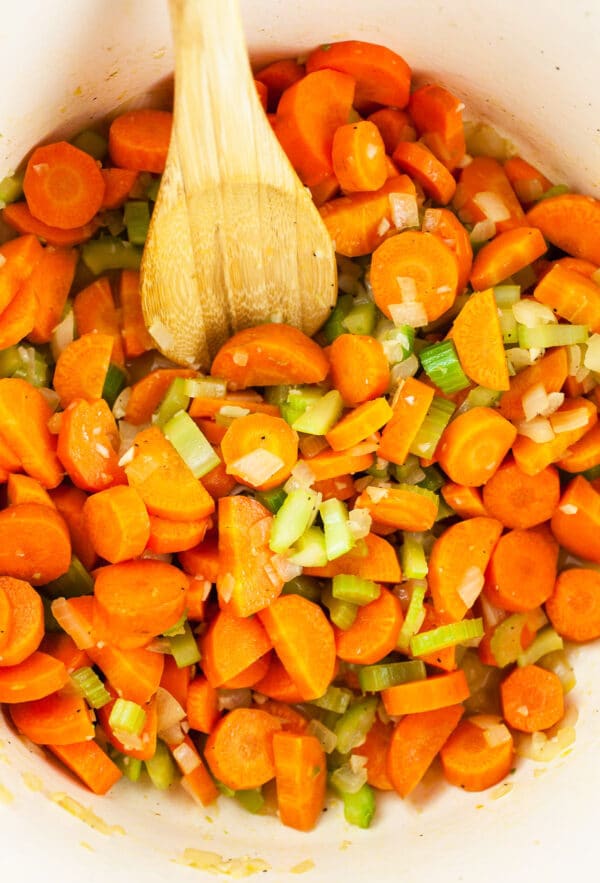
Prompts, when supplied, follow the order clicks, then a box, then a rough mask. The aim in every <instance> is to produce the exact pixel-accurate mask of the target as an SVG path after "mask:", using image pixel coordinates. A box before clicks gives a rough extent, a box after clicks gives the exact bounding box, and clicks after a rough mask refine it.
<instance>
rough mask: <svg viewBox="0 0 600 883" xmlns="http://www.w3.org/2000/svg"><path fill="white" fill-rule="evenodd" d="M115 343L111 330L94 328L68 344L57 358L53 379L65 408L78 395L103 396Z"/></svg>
mask: <svg viewBox="0 0 600 883" xmlns="http://www.w3.org/2000/svg"><path fill="white" fill-rule="evenodd" d="M113 346H114V338H113V337H112V336H111V335H110V334H99V333H96V332H90V333H88V334H84V335H82V336H81V337H78V338H77V339H76V340H74V341H72V342H71V343H70V344H68V345H67V346H66V347H65V348H64V350H63V351H62V353H61V354H60V356H59V357H58V359H57V362H56V368H55V370H54V381H53V383H54V389H55V390H56V392H57V393H58V394H59V396H60V402H61V405H62V406H63V408H66V407H67V405H68V404H69V403H70V402H72V401H73V400H74V399H86V401H94V400H95V399H101V398H102V390H103V389H104V381H105V380H106V372H107V371H108V366H109V364H110V359H111V355H112V351H113Z"/></svg>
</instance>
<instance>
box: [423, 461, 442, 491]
mask: <svg viewBox="0 0 600 883" xmlns="http://www.w3.org/2000/svg"><path fill="white" fill-rule="evenodd" d="M423 472H424V473H425V478H423V479H422V480H421V481H419V482H417V484H418V485H419V487H422V488H424V489H425V490H426V491H439V489H440V488H441V487H443V486H444V485H445V483H446V479H445V478H444V476H443V475H442V473H441V472H440V470H439V469H438V468H437V466H426V467H425V468H424V469H423Z"/></svg>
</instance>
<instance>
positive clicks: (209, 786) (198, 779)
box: [169, 736, 219, 806]
mask: <svg viewBox="0 0 600 883" xmlns="http://www.w3.org/2000/svg"><path fill="white" fill-rule="evenodd" d="M169 747H170V749H171V751H172V753H173V757H174V758H175V760H176V761H177V763H178V766H179V769H180V770H181V772H182V773H183V775H182V777H181V786H182V788H183V789H184V790H185V791H187V793H188V794H189V795H190V797H192V798H193V799H194V800H196V801H197V802H198V803H199V804H200V805H201V806H208V805H209V804H211V803H214V801H215V800H216V799H217V797H218V796H219V792H218V790H217V786H216V785H215V783H214V781H213V779H212V777H211V775H210V773H209V772H208V770H207V769H206V766H205V764H204V761H203V760H202V758H201V757H200V755H199V753H198V750H197V748H196V746H195V745H194V743H193V742H192V740H191V739H190V737H189V736H186V737H185V739H184V740H183V743H181V745H175V746H173V745H171V746H169ZM179 752H182V754H183V756H185V757H187V759H188V762H186V763H185V769H187V770H189V772H184V771H183V767H184V763H182V762H181V761H180V754H179ZM190 761H191V763H190ZM192 764H194V765H192ZM190 766H191V769H190Z"/></svg>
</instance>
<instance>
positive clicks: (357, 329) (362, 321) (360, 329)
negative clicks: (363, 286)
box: [342, 300, 377, 335]
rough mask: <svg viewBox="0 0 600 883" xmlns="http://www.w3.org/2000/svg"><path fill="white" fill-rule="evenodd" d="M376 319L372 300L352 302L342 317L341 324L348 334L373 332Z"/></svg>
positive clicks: (375, 308) (368, 333)
mask: <svg viewBox="0 0 600 883" xmlns="http://www.w3.org/2000/svg"><path fill="white" fill-rule="evenodd" d="M376 321H377V307H376V306H375V304H374V303H373V301H370V300H368V301H362V302H360V303H354V305H353V306H352V308H351V309H350V311H349V312H348V313H346V315H345V317H344V318H343V319H342V325H343V326H344V328H345V330H346V331H347V332H348V333H349V334H367V335H370V334H372V333H373V330H374V328H375V323H376Z"/></svg>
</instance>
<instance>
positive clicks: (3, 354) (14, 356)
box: [0, 346, 22, 377]
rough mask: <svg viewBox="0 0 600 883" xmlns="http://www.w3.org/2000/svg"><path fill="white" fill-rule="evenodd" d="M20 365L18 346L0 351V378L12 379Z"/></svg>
mask: <svg viewBox="0 0 600 883" xmlns="http://www.w3.org/2000/svg"><path fill="white" fill-rule="evenodd" d="M21 365H22V360H21V357H20V355H19V347H18V346H9V347H7V348H6V349H5V350H0V377H12V376H13V374H14V373H15V371H16V370H17V369H18V368H20V367H21Z"/></svg>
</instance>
